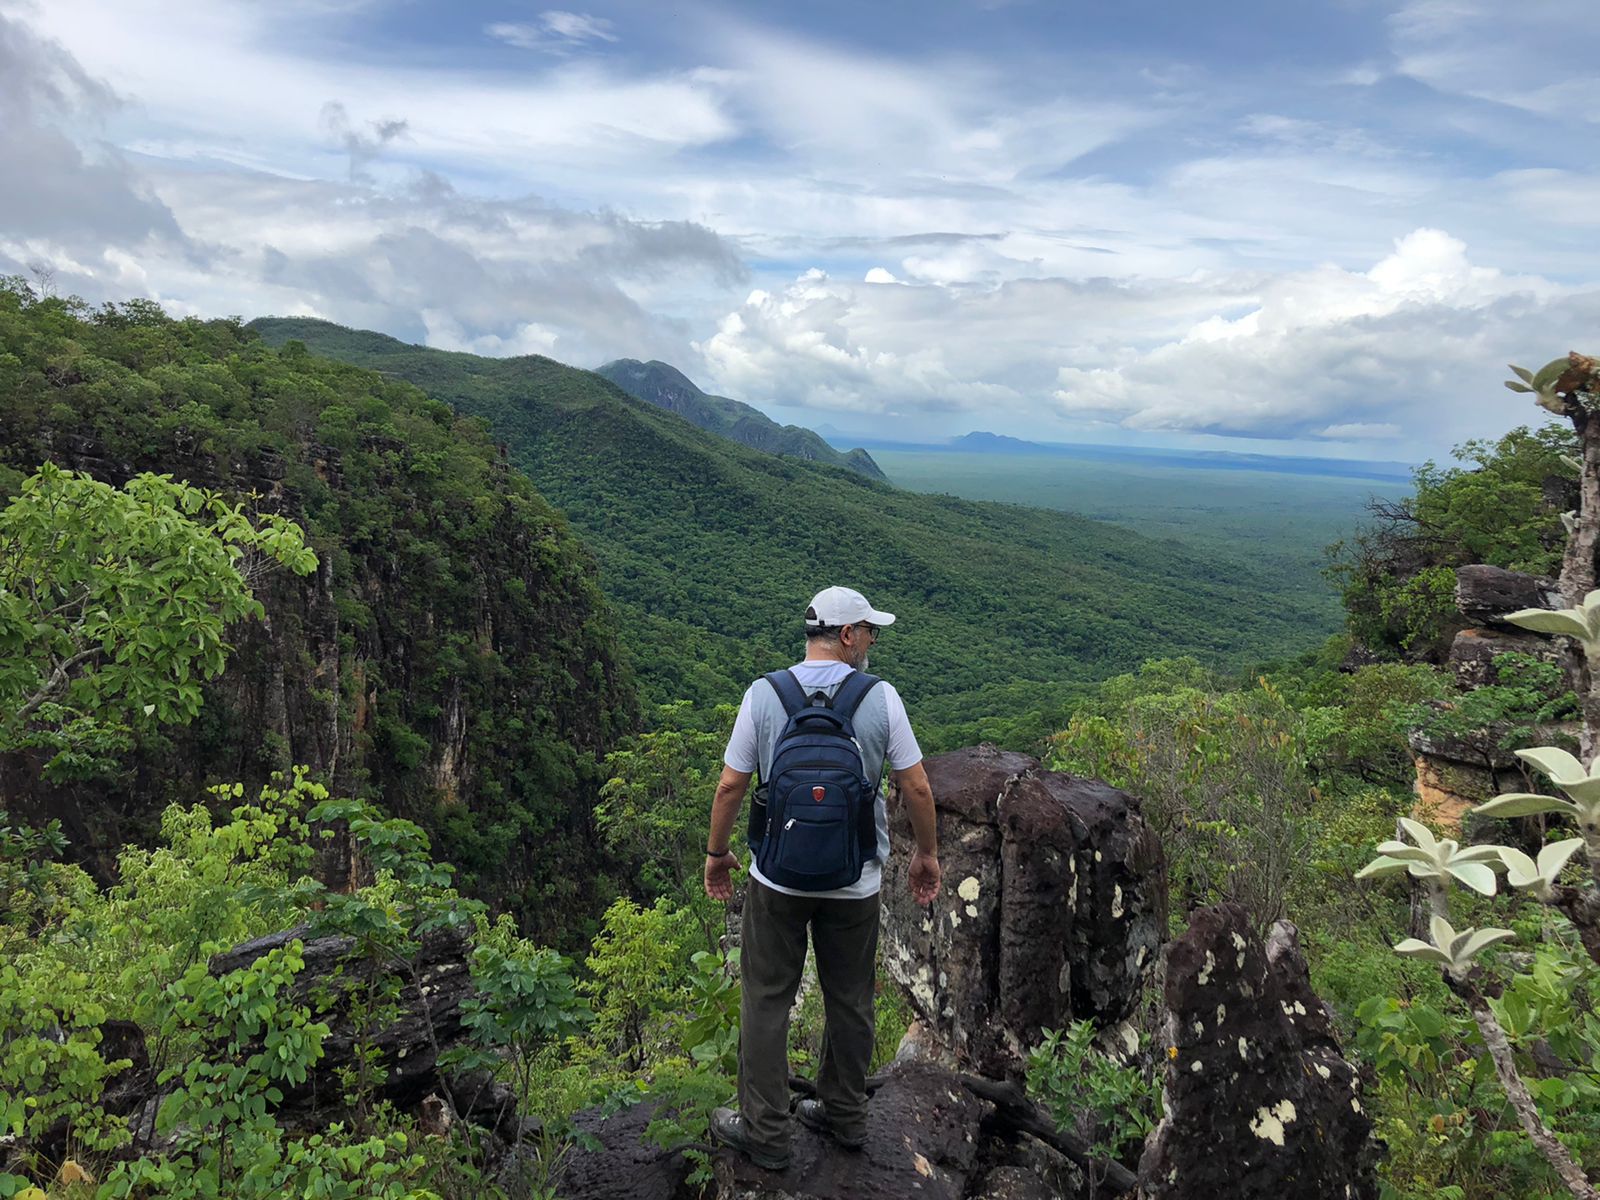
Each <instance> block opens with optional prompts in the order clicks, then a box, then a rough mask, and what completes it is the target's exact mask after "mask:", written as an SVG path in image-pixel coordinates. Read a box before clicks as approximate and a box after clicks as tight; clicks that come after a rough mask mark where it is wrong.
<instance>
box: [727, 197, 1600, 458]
mask: <svg viewBox="0 0 1600 1200" xmlns="http://www.w3.org/2000/svg"><path fill="white" fill-rule="evenodd" d="M1597 318H1600V291H1597V290H1593V289H1588V290H1585V289H1583V288H1575V287H1569V286H1563V285H1558V284H1556V283H1553V282H1551V281H1549V280H1546V279H1543V278H1540V277H1536V276H1526V275H1513V274H1508V273H1505V272H1503V271H1501V270H1499V269H1496V268H1494V267H1489V266H1483V265H1479V264H1477V263H1475V262H1474V261H1473V260H1472V258H1471V256H1470V255H1469V254H1468V251H1467V248H1466V246H1465V245H1464V244H1463V243H1462V242H1461V241H1460V240H1458V239H1456V238H1454V237H1451V236H1450V235H1449V234H1447V233H1444V232H1442V231H1439V230H1433V229H1419V230H1416V231H1414V232H1412V233H1410V234H1408V235H1406V236H1405V237H1403V238H1401V239H1399V241H1398V242H1397V243H1396V244H1395V246H1394V248H1393V251H1392V252H1391V253H1390V254H1388V255H1386V256H1384V257H1383V258H1382V259H1381V260H1379V261H1378V262H1376V263H1374V264H1373V265H1372V266H1370V267H1369V268H1368V269H1367V270H1365V271H1355V270H1348V269H1344V268H1340V267H1336V266H1332V265H1328V266H1322V267H1317V268H1312V269H1307V270H1303V271H1296V272H1285V273H1267V272H1251V273H1228V274H1218V275H1199V276H1191V277H1188V278H1184V279H1166V280H1142V281H1136V282H1116V281H1111V280H1105V279H1100V280H1067V279H1037V280H1014V281H1008V282H1005V283H1003V284H1000V285H997V286H994V287H980V288H973V287H967V286H962V287H952V286H948V285H944V284H940V283H932V282H926V281H919V280H910V281H903V282H902V286H899V287H882V286H874V285H873V284H872V283H871V282H870V281H863V282H861V283H852V282H849V281H845V280H838V279H833V278H830V277H828V276H827V275H825V274H823V273H821V272H817V271H812V272H808V273H806V274H805V275H803V276H801V277H800V278H799V279H797V280H795V281H794V282H793V283H792V284H791V285H789V286H788V287H786V288H785V289H783V290H782V291H781V292H772V291H767V290H758V291H756V292H754V293H752V294H751V295H750V296H749V297H748V298H747V299H746V301H745V303H744V304H743V305H741V306H740V307H739V308H737V309H736V310H734V311H732V312H730V313H728V314H727V315H726V316H725V317H724V318H723V320H722V323H721V326H720V327H719V329H718V330H717V332H716V334H715V335H713V336H712V337H711V338H709V339H707V340H705V341H704V342H702V343H700V345H699V347H698V349H699V350H700V352H701V354H702V355H703V357H704V360H705V362H706V364H707V367H708V370H709V371H710V372H711V374H712V376H713V378H714V380H715V382H716V385H717V386H718V389H719V390H721V391H725V392H727V393H729V394H732V395H754V396H761V397H765V398H768V399H771V400H773V401H774V402H775V403H779V404H782V405H785V406H790V407H807V408H812V409H819V410H829V411H842V410H854V411H860V412H870V413H878V412H898V413H901V414H903V415H907V416H915V415H917V414H919V413H921V414H940V413H951V412H971V413H978V412H983V413H984V414H985V415H986V416H988V415H991V414H995V415H1000V416H1002V417H1003V416H1005V415H1007V414H1009V415H1010V416H1011V417H1012V418H1013V419H1017V420H1021V419H1025V418H1026V416H1027V414H1033V416H1034V419H1035V420H1036V419H1037V418H1038V415H1039V413H1040V411H1041V409H1050V410H1053V411H1054V413H1055V414H1056V415H1057V416H1059V417H1060V418H1061V419H1062V420H1063V422H1064V423H1065V424H1064V425H1063V428H1064V429H1066V430H1076V431H1079V432H1082V431H1084V430H1085V429H1088V428H1091V427H1093V428H1096V429H1099V430H1102V431H1103V430H1104V429H1105V428H1106V427H1118V428H1121V429H1124V430H1129V431H1137V432H1140V433H1162V434H1185V435H1198V434H1216V435H1224V436H1233V437H1243V438H1264V439H1273V440H1282V439H1304V440H1314V441H1317V442H1343V443H1350V444H1352V445H1356V444H1362V443H1372V442H1376V441H1391V442H1399V443H1400V445H1398V446H1397V447H1396V448H1395V449H1396V452H1402V453H1403V452H1406V451H1408V450H1410V449H1412V448H1414V447H1416V446H1418V445H1419V444H1420V445H1425V446H1426V447H1427V448H1428V450H1429V451H1432V450H1433V449H1434V448H1435V447H1438V446H1442V445H1448V444H1449V443H1450V442H1452V441H1457V440H1460V439H1462V438H1465V437H1471V436H1480V435H1483V434H1487V433H1494V432H1498V431H1501V430H1503V429H1504V428H1505V427H1506V426H1507V425H1508V424H1510V423H1512V422H1515V421H1519V420H1529V419H1532V417H1533V416H1534V415H1535V414H1529V413H1524V412H1521V411H1520V410H1518V409H1516V408H1515V407H1514V406H1512V405H1509V404H1508V403H1507V401H1506V399H1505V396H1504V395H1503V394H1502V393H1501V391H1500V389H1498V388H1497V387H1496V383H1497V381H1498V378H1499V375H1498V374H1497V373H1498V372H1500V371H1501V369H1502V365H1503V364H1504V363H1505V362H1506V361H1516V360H1518V359H1519V358H1527V359H1530V360H1531V359H1536V358H1541V356H1543V357H1550V356H1552V355H1554V354H1556V353H1560V352H1562V351H1564V350H1565V349H1567V348H1568V347H1569V345H1580V344H1583V342H1582V339H1583V338H1584V337H1586V336H1587V335H1588V334H1589V332H1590V331H1591V330H1592V328H1593V327H1594V324H1595V322H1596V320H1597ZM1541 361H1542V359H1541Z"/></svg>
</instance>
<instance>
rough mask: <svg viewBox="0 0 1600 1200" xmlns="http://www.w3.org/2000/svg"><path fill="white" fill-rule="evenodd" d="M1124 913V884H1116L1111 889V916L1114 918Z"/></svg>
mask: <svg viewBox="0 0 1600 1200" xmlns="http://www.w3.org/2000/svg"><path fill="white" fill-rule="evenodd" d="M1121 915H1122V885H1121V884H1120V883H1119V884H1116V885H1114V886H1113V887H1112V889H1111V916H1112V918H1113V919H1115V918H1117V917H1120V916H1121Z"/></svg>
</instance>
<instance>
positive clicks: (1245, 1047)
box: [1239, 1038, 1250, 1058]
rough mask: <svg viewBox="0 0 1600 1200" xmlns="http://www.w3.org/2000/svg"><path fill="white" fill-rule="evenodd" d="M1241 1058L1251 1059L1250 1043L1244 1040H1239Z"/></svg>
mask: <svg viewBox="0 0 1600 1200" xmlns="http://www.w3.org/2000/svg"><path fill="white" fill-rule="evenodd" d="M1239 1057H1240V1058H1249V1057H1250V1043H1249V1042H1247V1041H1245V1040H1244V1039H1243V1038H1240V1039H1239Z"/></svg>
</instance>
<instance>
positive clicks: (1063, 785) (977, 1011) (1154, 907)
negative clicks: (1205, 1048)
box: [883, 747, 1165, 1077]
mask: <svg viewBox="0 0 1600 1200" xmlns="http://www.w3.org/2000/svg"><path fill="white" fill-rule="evenodd" d="M925 765H926V767H927V771H928V777H929V780H930V782H931V783H932V785H933V794H934V797H935V799H936V801H937V804H938V817H939V855H940V862H941V865H942V866H943V868H944V887H943V890H942V891H941V893H940V895H939V897H938V899H937V900H936V901H935V902H934V904H933V905H932V906H931V908H930V909H923V908H920V907H918V906H917V905H916V904H914V903H913V902H912V900H911V897H910V893H909V891H908V890H907V888H906V883H905V873H906V870H907V866H908V861H909V848H910V846H911V845H912V837H911V830H910V825H909V822H908V821H907V820H906V818H905V815H904V813H903V811H901V810H900V809H899V807H898V806H893V807H894V809H895V814H896V815H895V817H894V823H895V828H894V830H893V840H894V843H895V845H896V846H897V847H898V848H899V849H898V852H897V853H896V854H895V855H894V856H893V857H892V858H891V860H890V863H889V867H888V870H887V872H886V877H885V883H884V893H883V894H884V952H883V953H884V962H885V965H886V967H887V969H888V970H889V971H890V973H891V974H892V975H894V976H895V978H897V979H898V980H899V981H900V982H901V983H902V984H904V985H905V987H906V988H907V989H908V991H909V992H910V994H911V997H912V1003H913V1006H914V1007H915V1008H916V1010H917V1014H918V1016H919V1018H920V1019H921V1020H922V1022H923V1023H924V1024H925V1025H926V1026H927V1027H928V1028H929V1029H930V1030H932V1031H933V1032H934V1033H935V1034H936V1035H937V1036H938V1037H939V1038H940V1040H941V1041H942V1042H943V1043H944V1044H945V1045H946V1046H948V1047H949V1049H950V1050H952V1051H953V1052H954V1054H955V1057H956V1059H957V1061H959V1062H961V1063H963V1064H966V1065H970V1066H971V1067H972V1068H974V1069H975V1070H977V1071H978V1072H979V1073H981V1074H984V1075H989V1076H993V1077H1000V1076H1005V1075H1009V1074H1014V1073H1015V1072H1016V1071H1017V1070H1018V1069H1019V1068H1020V1065H1021V1062H1022V1059H1023V1057H1024V1056H1025V1054H1026V1051H1027V1048H1028V1047H1030V1046H1032V1045H1034V1044H1036V1043H1037V1042H1038V1040H1039V1036H1040V1030H1041V1029H1042V1028H1045V1027H1057V1028H1058V1027H1060V1026H1061V1025H1062V1024H1064V1023H1065V1022H1067V1021H1070V1020H1073V1019H1083V1018H1087V1019H1093V1020H1095V1021H1096V1022H1098V1023H1099V1024H1101V1025H1109V1024H1113V1023H1115V1022H1117V1021H1119V1020H1121V1019H1123V1018H1124V1017H1126V1016H1127V1015H1128V1013H1129V1012H1130V1011H1131V1008H1132V1005H1133V1004H1134V1002H1135V1000H1136V999H1137V996H1138V992H1139V986H1140V983H1141V981H1142V979H1143V978H1144V973H1145V971H1146V970H1148V969H1149V968H1150V966H1151V965H1153V964H1154V962H1155V960H1156V957H1157V952H1158V949H1159V946H1160V944H1161V933H1162V928H1163V924H1164V905H1165V881H1164V877H1163V860H1162V856H1161V850H1160V846H1159V844H1158V843H1157V842H1156V839H1155V837H1154V835H1153V834H1152V833H1151V831H1150V830H1149V828H1148V827H1147V826H1146V825H1145V824H1144V821H1143V819H1142V818H1141V816H1140V815H1139V806H1138V801H1137V800H1135V799H1134V798H1133V797H1132V796H1129V795H1128V794H1126V793H1124V792H1120V791H1118V790H1116V789H1115V788H1111V787H1109V786H1107V785H1105V784H1103V783H1099V782H1096V781H1092V780H1084V779H1076V778H1074V777H1072V776H1069V775H1064V774H1060V773H1057V772H1051V771H1045V770H1042V769H1041V768H1040V766H1039V762H1038V760H1037V759H1033V758H1030V757H1028V756H1027V755H1025V754H1015V753H1010V752H1006V751H999V750H995V749H994V748H993V747H978V748H976V749H969V750H959V751H956V752H954V753H952V754H944V755H939V756H936V757H934V758H930V759H928V760H927V762H926V764H925Z"/></svg>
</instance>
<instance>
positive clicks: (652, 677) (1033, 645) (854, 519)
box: [252, 320, 1330, 747]
mask: <svg viewBox="0 0 1600 1200" xmlns="http://www.w3.org/2000/svg"><path fill="white" fill-rule="evenodd" d="M252 328H255V329H258V330H259V331H260V332H261V334H262V336H263V337H264V338H266V339H267V340H268V341H270V342H273V343H274V344H283V343H286V342H288V341H290V340H291V339H294V340H299V341H301V342H303V343H304V344H306V345H307V346H309V347H311V348H312V349H314V350H316V351H317V352H319V353H323V354H328V355H331V356H332V357H334V358H338V359H342V360H344V361H347V362H353V363H357V364H360V365H362V366H367V367H375V368H377V369H379V370H381V371H383V372H385V373H386V374H388V375H392V376H396V377H399V378H402V379H406V380H408V381H410V382H411V383H414V384H416V385H417V386H419V387H421V388H422V389H423V390H424V391H426V392H427V393H428V394H429V395H431V396H434V397H437V398H439V399H442V400H446V401H448V402H449V403H451V404H452V405H454V406H455V407H456V408H457V409H458V410H459V411H461V412H463V413H467V414H471V415H475V416H481V417H483V418H485V419H486V420H487V421H488V422H489V426H490V428H491V429H492V430H493V432H494V434H495V436H497V437H499V438H502V439H504V440H505V442H506V443H507V445H508V447H509V450H510V454H511V456H512V459H513V461H515V462H516V463H517V464H518V465H520V466H522V467H523V468H524V469H526V470H527V472H528V473H529V475H531V476H532V477H533V479H534V482H535V483H536V484H537V485H538V487H539V489H540V490H541V491H542V492H543V493H544V494H545V495H546V496H547V497H549V498H550V499H551V500H552V501H554V502H555V503H556V504H558V505H559V506H560V507H561V508H562V509H563V510H564V511H565V512H566V513H567V515H568V517H569V518H570V519H571V520H572V523H573V525H574V527H575V528H577V529H578V531H579V532H580V533H581V534H582V536H583V539H584V542H585V544H586V545H587V546H589V547H590V549H592V550H593V552H594V554H595V557H596V559H597V560H598V562H599V565H600V577H601V582H602V585H603V586H604V588H605V591H606V593H607V595H608V596H609V597H610V598H611V600H612V601H613V603H615V604H616V606H617V608H618V610H619V614H620V616H621V618H622V621H623V633H624V639H625V641H626V643H627V644H628V645H629V646H630V648H631V649H632V650H633V652H634V655H635V659H636V666H637V669H638V672H639V676H640V681H641V689H642V691H643V693H644V696H645V698H646V699H647V700H650V701H652V702H654V703H662V704H664V703H670V702H672V701H676V700H691V701H694V702H695V703H696V704H698V705H701V706H706V707H709V706H710V705H714V704H717V703H724V702H729V701H731V700H733V699H735V698H736V697H737V696H738V695H739V694H740V693H741V691H742V690H743V689H744V687H745V685H746V684H747V683H748V681H749V680H750V679H751V678H753V677H754V676H756V675H757V674H760V673H761V672H763V671H767V670H771V669H773V667H775V666H780V665H783V664H784V663H786V662H787V661H791V660H792V658H793V657H796V656H798V652H799V639H800V627H799V625H798V617H797V614H798V613H799V611H800V610H801V608H802V607H803V606H804V604H805V601H806V599H807V598H809V597H810V596H811V595H812V594H813V593H814V592H815V591H816V590H817V589H818V588H819V587H822V586H825V585H827V584H829V583H835V582H846V581H848V582H850V583H851V584H853V585H854V586H856V587H859V588H860V589H861V590H862V591H864V592H865V593H866V594H867V595H868V596H869V597H872V598H873V599H874V601H875V602H876V603H878V604H880V605H883V606H885V607H888V608H890V609H891V610H893V611H894V612H896V613H897V614H899V615H900V617H901V623H900V624H898V625H896V627H895V628H894V630H893V631H892V632H891V633H890V634H889V635H887V636H886V637H885V638H884V639H883V640H882V642H880V643H879V645H878V647H876V648H875V649H874V663H875V664H876V665H877V666H878V667H879V668H880V669H881V670H883V671H884V672H885V673H886V674H888V675H889V676H890V677H891V678H893V679H894V680H895V682H896V684H897V686H900V687H901V690H902V691H903V692H904V693H905V694H906V696H907V699H908V702H909V703H911V704H912V705H913V709H912V711H913V715H914V717H915V718H916V720H917V723H918V729H919V732H920V733H922V734H923V736H924V739H925V743H924V744H925V745H930V746H941V745H942V746H946V747H948V746H952V745H957V744H968V743H971V742H974V741H977V740H979V738H980V737H984V738H991V739H994V740H1001V741H1008V742H1012V743H1026V742H1029V741H1032V740H1035V739H1037V738H1038V737H1039V736H1041V735H1043V734H1045V733H1047V732H1049V730H1050V729H1052V728H1057V727H1059V725H1060V723H1061V722H1062V721H1063V720H1064V719H1065V713H1066V710H1067V708H1068V701H1069V700H1070V698H1071V697H1072V696H1074V695H1076V694H1079V693H1081V691H1082V689H1083V687H1084V686H1085V685H1087V684H1090V683H1092V682H1093V681H1095V680H1097V679H1101V678H1104V677H1105V676H1106V675H1109V674H1114V673H1116V672H1117V671H1121V670H1127V669H1129V668H1131V667H1133V666H1136V665H1137V664H1138V663H1139V662H1140V661H1141V660H1142V659H1144V658H1147V657H1150V656H1152V655H1166V654H1172V653H1193V654H1196V655H1199V656H1202V657H1203V658H1205V659H1206V660H1208V661H1210V662H1213V663H1235V664H1237V663H1244V662H1248V661H1250V660H1251V659H1254V658H1259V657H1262V656H1265V655H1268V654H1272V653H1281V652H1283V651H1285V650H1299V649H1303V648H1306V647H1309V646H1311V645H1314V644H1315V643H1316V642H1317V641H1319V640H1320V639H1321V638H1322V637H1324V636H1326V634H1327V633H1328V632H1330V629H1329V626H1328V623H1327V622H1326V618H1325V617H1322V616H1319V615H1318V613H1317V611H1316V610H1317V608H1318V607H1320V603H1319V604H1316V605H1314V604H1311V603H1309V602H1306V601H1305V600H1304V598H1296V597H1294V596H1292V595H1291V596H1285V595H1284V593H1283V591H1282V589H1281V587H1280V585H1279V582H1278V580H1277V578H1276V577H1275V576H1274V574H1273V573H1272V572H1270V571H1266V570H1260V569H1257V568H1255V567H1253V566H1251V565H1246V564H1244V563H1240V562H1238V561H1233V560H1229V559H1226V558H1223V557H1221V556H1219V555H1215V554H1210V553H1208V554H1204V555H1200V554H1195V553H1193V552H1191V551H1189V550H1188V549H1186V548H1185V547H1183V546H1180V545H1177V544H1175V543H1172V542H1158V541H1153V540H1149V539H1145V538H1142V537H1139V536H1136V535H1134V534H1130V533H1129V532H1128V531H1126V530H1122V529H1111V528H1107V527H1106V526H1105V525H1103V524H1100V523H1098V522H1093V521H1086V520H1083V519H1081V518H1078V517H1074V516H1070V515H1068V514H1065V513H1057V512H1045V511H1041V510H1038V509H1029V508H1021V507H1016V506H1012V505H1003V504H985V503H977V502H971V501H965V500H958V499H954V498H952V497H945V496H937V497H936V496H921V495H915V494H912V493H909V492H903V491H899V490H897V489H894V488H891V487H889V486H887V485H885V484H881V483H875V482H873V481H871V480H868V479H864V478H862V477H861V476H859V475H857V474H854V473H851V472H848V471H842V470H838V469H836V468H830V467H826V466H822V465H818V464H813V463H807V462H801V461H798V460H794V459H786V458H776V457H774V456H772V455H768V454H763V453H760V452H759V451H755V450H750V449H748V448H746V447H743V446H740V445H737V444H735V443H731V442H728V441H727V440H725V439H722V438H717V437H713V436H711V435H709V434H707V433H705V432H703V431H701V430H699V429H696V428H694V427H693V426H691V425H690V424H688V423H687V422H685V421H683V420H681V419H680V418H678V417H676V416H674V415H673V414H671V413H667V412H663V411H662V410H660V409H657V408H654V407H652V406H650V405H646V404H643V403H641V402H639V401H637V400H635V399H633V398H632V397H631V396H628V395H626V394H625V393H623V392H622V391H620V390H619V389H617V388H615V387H613V386H612V385H610V384H609V383H606V382H605V381H603V380H601V379H599V378H598V377H597V376H595V375H593V374H592V373H590V372H586V371H577V370H574V369H573V368H571V367H566V366H563V365H561V364H560V363H556V362H552V361H550V360H549V359H544V358H537V357H530V358H513V359H489V358H479V357H476V356H473V355H468V354H455V353H448V352H444V351H438V350H429V349H424V348H422V347H417V346H408V345H405V344H404V343H401V342H398V341H395V340H394V339H392V338H388V337H384V336H382V335H379V334H374V333H362V332H358V331H355V330H349V329H344V328H342V327H340V326H337V325H331V324H328V323H327V322H321V321H309V320H270V321H257V322H253V323H252Z"/></svg>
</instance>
